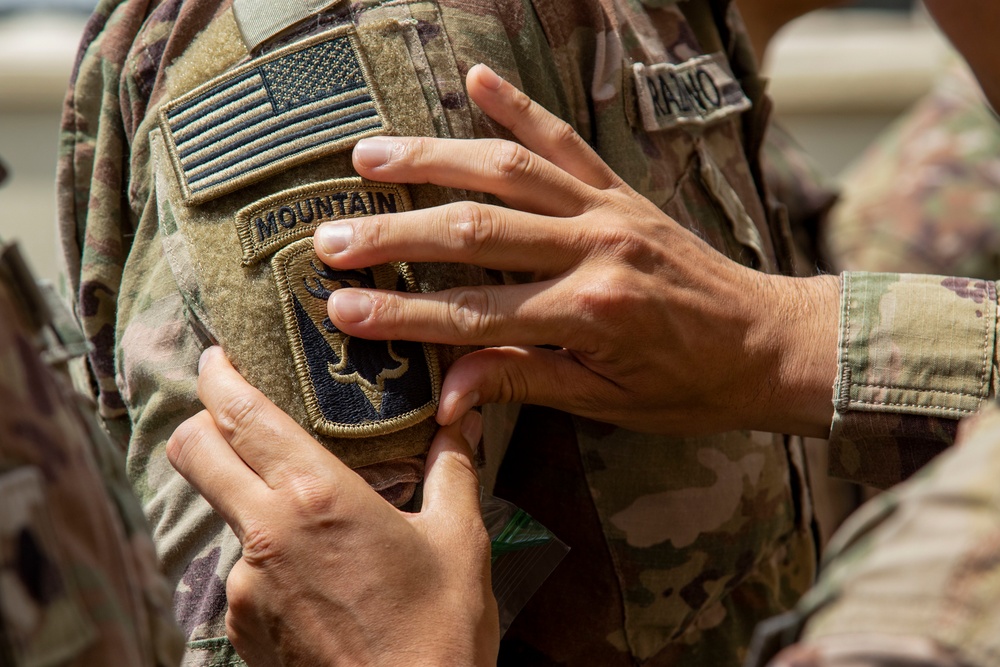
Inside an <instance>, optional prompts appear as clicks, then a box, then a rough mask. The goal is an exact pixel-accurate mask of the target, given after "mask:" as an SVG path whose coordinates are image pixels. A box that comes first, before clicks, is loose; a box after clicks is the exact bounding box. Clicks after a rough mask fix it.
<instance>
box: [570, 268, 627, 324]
mask: <svg viewBox="0 0 1000 667" xmlns="http://www.w3.org/2000/svg"><path fill="white" fill-rule="evenodd" d="M615 273H616V272H614V271H612V272H611V273H610V274H608V275H605V276H603V277H601V278H600V279H598V280H592V281H588V282H587V283H585V284H584V285H582V286H580V288H579V289H578V290H577V291H576V307H577V309H578V310H579V312H580V314H581V316H582V317H583V318H584V319H586V320H587V321H590V322H595V323H599V324H607V323H610V322H615V321H617V320H618V319H619V318H621V317H622V316H624V315H625V314H627V312H628V311H629V310H631V308H632V307H633V305H634V304H632V303H631V298H630V296H631V295H630V293H629V290H628V289H627V288H626V287H625V286H624V283H623V282H622V281H621V280H617V279H616V276H615V275H614V274H615Z"/></svg>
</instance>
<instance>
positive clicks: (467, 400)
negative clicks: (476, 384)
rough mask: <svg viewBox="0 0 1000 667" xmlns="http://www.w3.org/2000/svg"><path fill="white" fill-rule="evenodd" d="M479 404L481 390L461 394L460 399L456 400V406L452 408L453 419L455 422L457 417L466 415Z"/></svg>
mask: <svg viewBox="0 0 1000 667" xmlns="http://www.w3.org/2000/svg"><path fill="white" fill-rule="evenodd" d="M477 405H479V392H478V391H473V392H470V393H468V394H466V395H464V396H460V397H459V398H458V400H456V401H455V404H454V407H453V408H452V411H451V414H452V418H451V421H452V423H454V421H455V420H456V419H458V418H459V417H461V416H462V415H464V414H465V413H467V412H469V411H470V410H472V408H474V407H476V406H477Z"/></svg>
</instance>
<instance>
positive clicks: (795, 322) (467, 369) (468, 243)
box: [315, 66, 839, 434]
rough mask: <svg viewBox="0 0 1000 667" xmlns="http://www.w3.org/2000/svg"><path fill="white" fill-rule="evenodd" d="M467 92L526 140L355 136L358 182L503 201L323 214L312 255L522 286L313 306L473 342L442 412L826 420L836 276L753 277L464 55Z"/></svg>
mask: <svg viewBox="0 0 1000 667" xmlns="http://www.w3.org/2000/svg"><path fill="white" fill-rule="evenodd" d="M468 90H469V95H470V97H471V98H472V99H473V100H474V101H475V102H476V103H477V104H478V105H479V106H480V107H481V108H482V109H483V111H484V112H485V113H487V114H488V115H489V116H491V117H492V118H494V119H495V120H496V121H497V122H499V123H500V124H502V125H504V126H505V127H507V128H509V129H510V130H511V131H512V133H513V134H514V135H515V136H516V137H517V139H518V140H519V141H520V142H521V144H523V145H518V144H516V143H513V142H509V141H501V140H464V141H463V140H445V139H425V138H405V137H385V138H376V139H366V140H363V141H361V142H360V143H359V144H358V145H357V147H356V148H355V151H354V165H355V167H356V168H357V170H358V171H359V173H360V174H361V175H362V176H365V177H367V178H370V179H373V180H377V181H389V182H411V183H425V182H431V183H435V184H437V185H441V186H445V187H453V188H464V189H469V190H478V191H482V192H488V193H492V194H494V195H496V196H497V197H499V198H500V199H502V200H503V201H504V202H506V203H507V204H509V205H510V206H511V207H513V208H512V209H508V208H502V207H496V206H488V205H481V204H477V203H470V202H463V203H456V204H451V205H446V206H442V207H438V208H432V209H425V210H418V211H411V212H406V213H399V214H393V215H385V216H376V217H371V218H359V219H353V220H344V221H341V222H338V223H327V224H325V225H323V226H321V227H320V228H319V230H318V231H317V233H316V236H315V241H316V248H317V252H318V253H319V256H320V258H321V259H322V260H323V261H324V262H326V263H327V264H329V265H331V266H335V267H338V268H358V267H365V266H370V265H374V264H379V263H384V262H390V261H413V262H436V261H450V262H466V263H472V264H478V265H482V266H485V267H489V268H493V269H500V270H506V271H512V272H525V273H528V274H530V275H531V276H532V277H533V281H532V282H529V283H527V284H521V285H506V286H485V287H461V288H456V289H452V290H448V291H443V292H439V293H435V294H406V293H398V292H385V291H377V290H358V289H342V290H338V291H336V292H335V293H334V294H333V296H332V297H331V298H330V302H329V314H330V317H331V319H332V320H333V322H334V323H335V324H336V325H337V326H338V327H339V328H340V329H341V330H342V331H344V332H346V333H349V334H351V335H356V336H360V337H363V338H373V339H408V340H419V341H428V342H435V343H446V344H465V345H481V346H488V347H486V349H483V350H480V351H477V352H474V353H472V354H469V355H467V356H465V357H463V358H462V359H460V360H459V361H458V362H456V363H455V364H454V366H453V367H452V368H451V370H450V371H449V373H448V376H447V378H446V379H445V382H444V387H443V390H442V395H441V396H442V398H441V405H440V409H439V411H438V421H439V422H440V423H442V424H450V423H453V422H455V420H457V419H458V418H460V417H461V415H462V414H464V413H465V412H466V411H467V410H468V409H469V408H470V407H471V406H473V405H475V404H483V403H489V402H521V403H535V404H541V405H547V406H551V407H555V408H560V409H563V410H566V411H569V412H572V413H574V414H578V415H582V416H586V417H591V418H594V419H598V420H601V421H606V422H611V423H614V424H618V425H621V426H626V427H629V428H632V429H636V430H645V431H659V432H670V433H674V434H693V433H706V432H713V431H723V430H728V429H733V428H757V429H762V430H765V429H766V430H784V431H787V432H800V433H804V434H822V433H825V432H826V430H827V428H828V425H829V422H830V417H831V416H832V407H831V393H832V392H831V390H830V387H831V385H832V382H833V379H834V375H835V365H836V335H837V333H836V322H837V317H836V309H837V304H838V298H839V287H838V284H837V281H836V279H835V278H823V279H819V280H818V281H816V280H811V281H803V280H798V281H796V280H794V279H788V278H781V277H775V276H766V275H764V274H761V273H758V272H756V271H752V270H750V269H747V268H745V267H743V266H740V265H738V264H736V263H734V262H732V261H730V260H728V259H726V258H725V257H723V256H722V255H721V254H719V253H717V252H716V251H714V250H713V249H711V248H710V247H709V246H708V245H707V244H705V243H704V242H702V241H701V240H700V239H698V238H697V237H696V236H695V235H693V234H692V233H690V232H689V231H687V230H685V229H683V228H682V227H680V226H679V225H678V224H677V223H676V222H674V221H673V220H672V219H671V218H669V217H668V216H667V215H666V214H664V213H663V212H662V211H661V210H660V209H659V208H658V207H657V206H656V205H654V204H653V203H652V202H650V201H648V200H647V199H645V198H643V197H642V196H640V195H639V194H637V193H636V192H635V191H634V190H632V189H631V188H630V187H629V186H628V185H626V184H625V183H624V182H623V181H622V180H621V179H620V178H619V177H618V176H617V175H616V174H615V173H614V172H613V171H612V170H611V169H610V168H609V167H608V166H607V165H606V164H605V163H604V162H603V161H602V160H601V159H600V158H599V157H598V156H597V155H596V154H595V153H594V151H593V150H592V149H591V148H590V147H589V146H588V145H587V144H586V142H585V141H584V140H583V139H582V138H581V137H580V136H579V135H577V134H576V133H575V132H574V131H573V130H572V128H571V127H570V126H569V125H567V124H566V123H564V122H562V121H560V120H559V119H557V118H555V117H554V116H552V115H551V114H549V113H548V112H546V111H545V110H544V109H542V108H541V107H540V106H539V105H537V104H535V103H534V102H532V101H531V100H530V99H529V98H528V97H527V96H525V95H524V94H523V93H521V92H520V91H518V90H517V89H516V88H514V87H513V86H511V85H510V84H508V83H507V82H504V81H502V80H500V79H499V78H498V77H497V76H496V75H495V74H494V73H493V72H492V71H491V70H489V69H488V68H486V67H484V66H477V67H475V68H473V70H472V71H471V72H470V73H469V77H468ZM514 209H517V210H514ZM803 332H804V337H803ZM793 334H794V335H793ZM793 343H794V344H793ZM539 346H549V347H548V348H544V347H539ZM552 347H554V348H556V349H551V348H552ZM817 378H819V380H818V381H817Z"/></svg>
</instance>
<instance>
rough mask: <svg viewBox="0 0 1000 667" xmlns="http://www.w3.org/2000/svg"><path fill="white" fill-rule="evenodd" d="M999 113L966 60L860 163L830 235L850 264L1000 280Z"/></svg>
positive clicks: (837, 261)
mask: <svg viewBox="0 0 1000 667" xmlns="http://www.w3.org/2000/svg"><path fill="white" fill-rule="evenodd" d="M998 212H1000V120H998V118H997V115H996V114H995V113H994V112H993V111H992V110H991V109H990V107H989V105H988V104H987V103H986V101H985V99H984V97H983V95H982V91H981V90H980V88H979V84H978V83H977V82H976V80H975V79H974V78H973V77H972V74H971V73H969V71H968V69H967V68H966V67H964V66H962V67H955V68H953V69H952V70H951V71H949V72H948V73H947V74H946V75H944V76H943V77H942V79H941V80H940V81H939V83H938V85H937V86H936V87H935V88H934V90H933V91H932V92H931V93H929V94H928V95H927V96H926V97H924V98H923V99H922V100H920V101H919V102H918V103H917V105H916V106H915V107H914V108H913V109H912V110H910V111H909V112H908V113H907V114H905V115H904V116H903V117H902V118H901V119H900V120H898V121H896V123H895V124H894V125H893V126H892V127H891V128H890V129H889V130H888V131H887V132H886V133H885V134H883V135H882V136H881V137H879V138H878V140H877V141H876V142H875V143H874V144H873V145H872V147H871V148H869V149H868V150H867V151H866V152H865V154H864V155H863V156H862V158H861V159H860V161H859V162H858V163H857V164H856V165H854V166H852V167H851V168H850V169H849V170H848V173H847V174H846V176H845V178H844V197H843V200H842V201H841V203H840V204H839V205H838V206H837V207H836V208H835V209H834V210H833V212H832V213H831V215H830V219H829V224H828V226H827V228H826V230H825V233H824V238H825V244H826V247H827V249H828V251H829V253H830V256H831V260H832V262H833V263H834V265H835V268H836V269H837V270H842V271H858V270H860V271H905V272H908V273H929V274H936V275H945V276H970V277H974V278H985V279H990V280H996V279H1000V215H998Z"/></svg>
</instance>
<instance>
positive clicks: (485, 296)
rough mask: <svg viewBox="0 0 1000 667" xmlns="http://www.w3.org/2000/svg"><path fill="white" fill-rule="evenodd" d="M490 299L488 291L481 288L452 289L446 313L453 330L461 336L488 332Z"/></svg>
mask: <svg viewBox="0 0 1000 667" xmlns="http://www.w3.org/2000/svg"><path fill="white" fill-rule="evenodd" d="M491 301H492V299H491V297H490V295H489V293H488V292H486V291H484V290H481V289H475V288H469V289H462V288H459V289H456V290H454V291H453V292H452V293H451V295H450V297H449V299H448V313H449V315H450V320H451V324H452V326H453V327H454V329H455V332H456V333H457V334H458V335H459V336H460V337H462V338H470V337H478V336H483V335H487V334H489V330H490V326H491V324H490V322H491V319H492V318H491V316H490V313H491V312H492V304H491Z"/></svg>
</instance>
